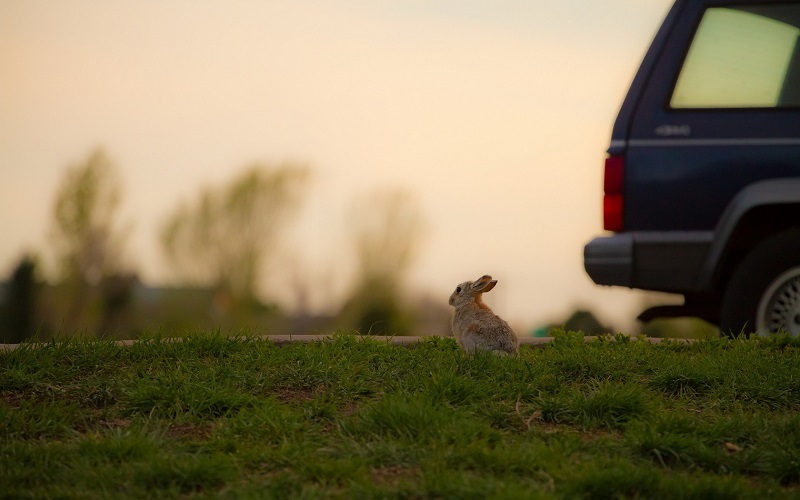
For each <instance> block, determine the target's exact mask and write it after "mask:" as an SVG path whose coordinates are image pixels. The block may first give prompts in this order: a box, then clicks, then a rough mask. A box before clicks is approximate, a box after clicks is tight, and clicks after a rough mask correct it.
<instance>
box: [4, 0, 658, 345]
mask: <svg viewBox="0 0 800 500" xmlns="http://www.w3.org/2000/svg"><path fill="white" fill-rule="evenodd" d="M671 3H672V2H671V1H669V0H648V1H644V2H643V1H641V0H603V1H600V0H561V1H559V2H531V1H529V0H500V1H497V0H492V1H489V0H480V1H479V0H441V1H436V2H430V1H423V0H402V1H401V0H386V1H379V2H376V1H367V0H307V1H299V2H288V1H250V0H237V1H233V2H231V1H221V0H203V1H194V0H193V1H189V0H170V1H168V2H164V1H155V0H144V1H135V2H134V1H118V2H107V1H103V0H69V1H64V2H50V1H39V0H19V1H16V0H0V67H1V68H2V69H3V78H2V81H0V168H2V183H0V200H2V202H1V203H2V205H0V206H1V207H2V210H0V235H2V237H1V238H0V280H1V281H2V284H0V304H2V308H0V314H1V315H2V317H0V325H2V332H3V336H4V339H5V341H15V340H18V339H20V338H25V337H27V336H30V335H33V334H36V335H38V336H39V337H40V338H48V337H49V336H52V335H59V334H66V335H88V336H94V335H100V336H110V337H117V338H131V337H136V336H138V335H140V334H142V333H144V332H153V331H156V332H158V331H162V330H163V332H164V333H167V334H170V335H172V334H181V333H183V332H189V331H192V330H196V329H209V328H212V329H220V330H221V331H223V332H233V333H240V332H241V331H243V330H245V331H250V332H253V333H257V334H277V333H296V334H301V333H329V332H330V331H333V330H336V329H357V330H358V331H360V332H361V333H381V334H438V335H442V334H448V332H449V318H450V315H451V314H452V310H451V309H449V308H448V306H447V298H448V296H449V294H450V293H451V291H452V290H453V288H454V287H455V286H456V285H457V284H458V283H460V282H463V281H466V280H473V279H476V278H478V277H479V276H481V275H483V274H491V275H493V276H494V277H495V278H496V279H498V280H499V285H498V286H497V287H496V288H495V290H494V291H492V292H491V294H490V295H487V296H486V297H485V300H486V302H487V303H488V304H489V305H490V306H491V307H492V308H493V309H494V310H495V312H497V313H498V314H500V315H501V316H503V317H504V318H505V319H507V320H508V321H509V323H511V325H512V326H513V327H514V328H515V330H516V331H517V332H518V333H519V334H520V335H543V334H546V332H547V328H548V327H549V326H552V325H556V326H559V325H560V326H564V325H565V324H568V322H570V321H573V322H574V321H578V323H580V325H584V324H585V325H588V326H585V327H584V326H579V328H584V329H587V331H588V330H591V329H594V330H595V331H602V330H606V331H624V332H626V333H636V332H637V331H638V330H640V329H641V328H642V326H641V325H639V324H637V323H636V322H635V319H634V318H635V316H636V314H638V313H639V312H640V311H641V310H642V309H644V308H645V306H646V305H647V304H649V303H652V302H653V301H655V300H656V299H655V298H653V297H652V296H650V295H648V294H645V293H643V292H634V291H630V290H622V289H611V288H601V287H598V286H596V285H594V284H593V283H592V282H591V280H590V279H589V278H588V277H587V276H586V274H585V273H584V271H583V263H582V252H583V245H584V244H585V243H586V242H587V241H588V240H589V239H591V238H592V237H594V236H596V235H598V234H600V233H601V231H602V222H601V210H600V208H601V197H602V179H601V174H602V163H603V159H604V156H605V153H604V151H605V149H606V148H607V147H608V141H609V138H610V133H611V126H612V124H613V121H614V118H615V117H616V112H617V110H618V108H619V106H620V104H621V102H622V99H623V97H624V95H625V93H626V91H627V87H628V85H629V83H630V81H631V79H632V78H633V75H634V73H635V71H636V69H637V68H638V64H639V62H640V61H641V58H642V57H643V55H644V52H645V50H646V49H647V46H648V45H649V43H650V41H651V39H652V37H653V36H654V34H655V32H656V30H657V28H658V26H659V25H660V23H661V21H662V20H663V18H664V16H665V15H666V12H667V10H668V8H669V6H670V5H671ZM657 300H659V301H662V302H663V301H664V299H663V297H659V298H658V299H657ZM581 322H582V323H581ZM571 325H572V324H571V323H570V326H571Z"/></svg>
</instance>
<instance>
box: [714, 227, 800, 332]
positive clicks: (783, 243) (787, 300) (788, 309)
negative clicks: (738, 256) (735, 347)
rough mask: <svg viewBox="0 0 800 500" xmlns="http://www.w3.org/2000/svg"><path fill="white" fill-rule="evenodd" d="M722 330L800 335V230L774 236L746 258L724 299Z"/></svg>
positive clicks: (721, 320) (734, 276)
mask: <svg viewBox="0 0 800 500" xmlns="http://www.w3.org/2000/svg"><path fill="white" fill-rule="evenodd" d="M720 329H721V330H722V332H723V333H725V334H727V335H737V334H739V333H752V332H756V333H757V334H759V335H769V334H772V333H776V332H779V331H782V332H788V333H790V334H791V335H792V336H794V337H798V336H800V229H791V230H788V231H785V232H783V233H780V234H778V235H776V236H773V237H772V238H770V239H768V240H767V241H765V242H764V243H762V244H760V245H759V246H758V247H756V249H755V250H753V251H752V252H751V253H750V255H748V256H747V257H746V258H745V259H744V260H743V261H742V263H741V264H740V265H739V267H738V268H737V269H736V271H735V272H734V273H733V276H732V277H731V280H730V283H729V284H728V288H727V290H726V291H725V294H724V296H723V299H722V309H721V311H720Z"/></svg>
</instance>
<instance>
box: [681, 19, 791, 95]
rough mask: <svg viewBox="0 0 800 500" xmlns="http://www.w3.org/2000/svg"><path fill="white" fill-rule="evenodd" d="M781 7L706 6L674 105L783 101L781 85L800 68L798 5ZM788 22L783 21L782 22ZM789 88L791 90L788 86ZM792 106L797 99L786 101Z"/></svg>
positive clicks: (682, 71) (787, 93) (782, 86)
mask: <svg viewBox="0 0 800 500" xmlns="http://www.w3.org/2000/svg"><path fill="white" fill-rule="evenodd" d="M792 8H793V10H786V9H785V8H782V7H781V6H772V7H771V8H770V7H761V8H753V9H732V8H711V9H708V10H706V12H705V14H704V16H703V19H702V21H701V22H700V26H699V27H698V29H697V33H696V34H695V37H694V40H693V41H692V45H691V47H690V48H689V53H688V54H687V56H686V60H685V62H684V64H683V68H682V69H681V72H680V75H679V77H678V81H677V84H676V85H675V91H674V93H673V94H672V99H671V101H670V105H671V106H672V107H673V108H762V107H778V106H782V105H786V104H787V103H786V102H784V101H785V99H782V96H785V95H789V94H792V95H796V92H794V91H792V92H786V89H784V87H785V85H786V84H788V85H796V82H795V80H796V78H790V77H791V76H792V74H793V73H797V72H798V70H800V68H797V66H800V58H798V57H797V55H796V54H795V52H796V51H797V50H798V49H797V47H798V36H800V28H798V27H797V25H798V24H800V9H798V8H797V7H792ZM787 21H788V22H787ZM789 90H793V89H789ZM789 104H794V105H796V103H789Z"/></svg>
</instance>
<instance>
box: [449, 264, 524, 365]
mask: <svg viewBox="0 0 800 500" xmlns="http://www.w3.org/2000/svg"><path fill="white" fill-rule="evenodd" d="M496 284H497V280H493V279H492V277H491V276H489V275H488V274H487V275H485V276H482V277H481V278H479V279H478V280H477V281H474V282H473V281H465V282H464V283H461V284H460V285H458V286H457V287H456V289H455V291H454V292H453V294H452V295H450V300H449V303H450V305H451V306H453V307H455V308H456V312H455V314H453V336H455V338H456V342H458V345H459V346H461V348H462V349H463V350H464V351H465V352H467V353H472V352H475V351H478V350H481V351H493V352H496V353H498V354H506V355H511V356H516V355H517V354H519V339H517V336H516V334H514V331H513V330H512V329H511V327H510V326H508V323H506V322H505V321H503V320H502V319H501V318H500V317H499V316H497V315H496V314H495V313H494V312H492V310H491V309H489V306H487V305H486V304H484V303H483V300H481V295H483V294H484V293H485V292H488V291H489V290H491V289H492V288H494V286H495V285H496Z"/></svg>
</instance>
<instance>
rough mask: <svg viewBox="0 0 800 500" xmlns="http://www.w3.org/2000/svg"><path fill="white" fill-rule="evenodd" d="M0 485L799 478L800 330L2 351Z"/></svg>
mask: <svg viewBox="0 0 800 500" xmlns="http://www.w3.org/2000/svg"><path fill="white" fill-rule="evenodd" d="M0 396H2V397H1V398H0V496H1V497H21V498H26V497H37V498H39V497H111V496H113V497H118V496H120V497H126V496H127V497H151V496H158V497H165V498H169V497H184V496H213V497H235V498H239V497H243V498H250V497H252V498H265V497H266V498H319V497H326V498H353V497H355V498H407V497H417V498H419V497H445V498H486V497H499V498H752V497H756V496H761V497H764V498H791V497H795V498H796V497H797V496H798V495H800V412H798V410H800V340H797V339H790V338H785V337H781V338H775V339H767V340H764V339H753V340H735V341H729V340H719V339H715V340H706V341H699V342H696V343H693V344H691V345H685V344H677V343H665V344H660V345H652V344H650V343H647V342H642V341H631V340H628V339H627V338H623V337H617V338H606V339H603V340H601V341H597V342H584V341H583V340H582V337H581V335H580V334H575V333H563V332H562V333H561V334H559V335H558V337H557V339H556V340H555V341H554V342H552V343H551V344H549V345H548V346H546V347H545V348H531V347H525V348H523V349H522V352H521V355H520V357H519V358H511V359H509V358H504V357H499V356H493V355H475V356H465V355H463V354H461V352H459V350H458V348H457V346H456V344H455V342H454V341H452V339H440V338H434V339H431V340H428V341H425V342H422V343H421V344H419V345H418V346H417V347H415V348H406V347H400V346H394V345H390V344H387V343H385V342H380V341H375V340H365V341H360V340H358V339H356V338H355V337H353V336H348V335H339V336H335V337H334V339H333V340H331V341H326V342H318V343H313V344H290V345H285V346H277V345H275V344H272V343H271V342H269V341H265V340H260V339H258V338H226V337H223V336H220V335H215V334H207V335H197V336H193V337H189V338H187V339H185V341H183V342H170V341H166V340H162V339H151V340H145V341H141V342H138V343H136V344H135V345H133V346H131V347H121V346H116V345H115V344H113V343H110V342H103V341H94V342H87V341H79V342H68V341H53V342H51V343H48V344H45V345H38V346H31V345H25V346H23V347H21V348H19V349H17V350H14V351H5V352H0Z"/></svg>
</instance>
